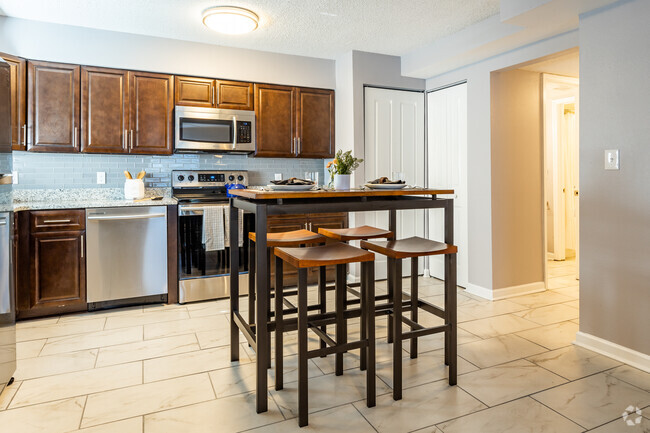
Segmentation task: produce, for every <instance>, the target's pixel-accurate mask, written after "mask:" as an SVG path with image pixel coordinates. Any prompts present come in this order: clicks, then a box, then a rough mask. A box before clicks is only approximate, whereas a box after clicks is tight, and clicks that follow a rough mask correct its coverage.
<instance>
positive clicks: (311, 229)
mask: <svg viewBox="0 0 650 433" xmlns="http://www.w3.org/2000/svg"><path fill="white" fill-rule="evenodd" d="M311 227H312V226H311V221H309V231H312V229H311Z"/></svg>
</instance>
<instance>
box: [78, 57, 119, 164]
mask: <svg viewBox="0 0 650 433" xmlns="http://www.w3.org/2000/svg"><path fill="white" fill-rule="evenodd" d="M128 123H129V87H128V72H127V71H123V70H119V69H106V68H92V67H82V68H81V151H82V152H85V153H127V152H128V147H127V131H128V129H129V124H128Z"/></svg>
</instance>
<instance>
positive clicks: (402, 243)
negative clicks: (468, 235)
mask: <svg viewBox="0 0 650 433" xmlns="http://www.w3.org/2000/svg"><path fill="white" fill-rule="evenodd" d="M361 248H364V249H366V250H370V251H375V252H377V253H380V254H383V255H385V256H386V257H390V258H392V259H405V258H409V257H422V256H435V255H440V254H456V253H457V252H458V248H457V247H456V246H455V245H448V244H444V243H441V242H436V241H432V240H429V239H423V238H419V237H416V236H414V237H412V238H407V239H400V240H389V241H372V242H369V241H361Z"/></svg>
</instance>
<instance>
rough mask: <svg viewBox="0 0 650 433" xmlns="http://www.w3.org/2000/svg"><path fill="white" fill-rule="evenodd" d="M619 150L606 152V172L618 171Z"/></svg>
mask: <svg viewBox="0 0 650 433" xmlns="http://www.w3.org/2000/svg"><path fill="white" fill-rule="evenodd" d="M618 169H619V160H618V149H607V150H605V170H618Z"/></svg>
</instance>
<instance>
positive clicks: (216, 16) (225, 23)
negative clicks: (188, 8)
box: [203, 6, 259, 35]
mask: <svg viewBox="0 0 650 433" xmlns="http://www.w3.org/2000/svg"><path fill="white" fill-rule="evenodd" d="M258 22H259V17H258V16H257V15H256V14H255V13H253V12H251V11H249V10H248V9H244V8H237V7H232V6H215V7H213V8H210V9H207V10H206V11H205V12H203V24H205V26H206V27H208V28H209V29H211V30H214V31H216V32H219V33H226V34H229V35H241V34H244V33H249V32H252V31H253V30H255V29H256V28H257V23H258Z"/></svg>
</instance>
